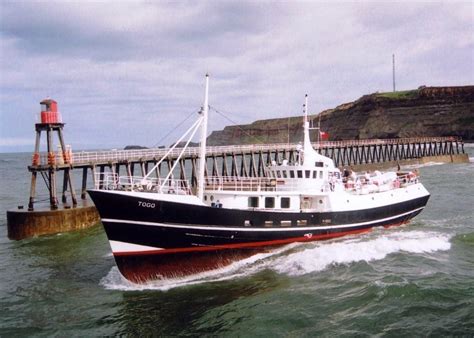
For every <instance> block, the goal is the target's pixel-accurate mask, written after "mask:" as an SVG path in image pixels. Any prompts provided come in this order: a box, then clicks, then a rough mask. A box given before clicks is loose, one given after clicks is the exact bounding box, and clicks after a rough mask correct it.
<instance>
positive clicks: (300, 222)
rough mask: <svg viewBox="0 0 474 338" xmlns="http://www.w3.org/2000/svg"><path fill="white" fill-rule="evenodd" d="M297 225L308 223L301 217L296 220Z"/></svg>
mask: <svg viewBox="0 0 474 338" xmlns="http://www.w3.org/2000/svg"><path fill="white" fill-rule="evenodd" d="M296 224H297V225H307V224H308V221H307V220H305V219H301V220H298V221H297V222H296Z"/></svg>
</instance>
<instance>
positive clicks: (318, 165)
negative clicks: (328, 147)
mask: <svg viewBox="0 0 474 338" xmlns="http://www.w3.org/2000/svg"><path fill="white" fill-rule="evenodd" d="M314 166H315V167H324V163H323V162H315V163H314Z"/></svg>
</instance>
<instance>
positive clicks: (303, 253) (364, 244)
mask: <svg viewBox="0 0 474 338" xmlns="http://www.w3.org/2000/svg"><path fill="white" fill-rule="evenodd" d="M450 238H451V236H450V235H447V234H443V233H437V232H425V231H420V230H416V231H404V230H403V229H402V230H396V231H394V232H392V231H386V230H381V232H378V231H376V232H375V233H372V234H368V235H365V236H358V237H346V238H344V239H336V240H332V241H325V242H311V243H305V244H301V243H294V244H290V245H287V246H285V247H282V248H280V249H278V250H274V251H272V252H269V253H263V254H257V255H254V256H252V257H249V258H247V259H244V260H240V261H238V262H235V263H233V264H231V265H228V266H226V267H223V268H220V269H216V270H213V271H209V272H204V273H200V274H196V275H192V276H188V277H184V278H167V279H158V280H155V281H150V282H148V283H146V284H134V283H131V282H129V281H128V280H126V279H125V278H124V277H123V276H122V275H121V274H120V272H119V270H118V269H117V268H116V267H113V268H112V269H111V270H110V271H109V273H108V274H107V275H106V276H105V277H104V278H102V280H101V281H100V285H102V286H103V287H104V288H106V289H110V290H122V291H140V290H161V291H167V290H170V289H173V288H177V287H183V286H190V285H195V284H201V283H209V282H218V281H224V280H229V279H236V278H243V277H246V276H250V275H253V274H255V273H257V272H259V271H262V270H264V269H272V270H274V271H276V272H278V273H282V274H286V275H290V276H298V275H303V274H308V273H312V272H317V271H322V270H324V269H326V268H328V267H330V266H333V265H338V264H351V263H355V262H360V261H366V262H370V261H374V260H381V259H384V258H385V257H386V256H387V255H389V254H393V253H399V252H409V253H414V254H420V253H432V252H435V251H446V250H449V249H450V248H451V243H450V242H449V240H450Z"/></svg>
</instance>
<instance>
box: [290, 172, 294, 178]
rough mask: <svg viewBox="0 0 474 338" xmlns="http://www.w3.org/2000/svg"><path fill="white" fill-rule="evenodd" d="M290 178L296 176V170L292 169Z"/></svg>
mask: <svg viewBox="0 0 474 338" xmlns="http://www.w3.org/2000/svg"><path fill="white" fill-rule="evenodd" d="M290 178H295V171H294V170H290Z"/></svg>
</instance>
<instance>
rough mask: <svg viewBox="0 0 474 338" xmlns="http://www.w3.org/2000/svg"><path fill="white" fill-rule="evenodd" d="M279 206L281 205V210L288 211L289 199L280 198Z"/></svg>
mask: <svg viewBox="0 0 474 338" xmlns="http://www.w3.org/2000/svg"><path fill="white" fill-rule="evenodd" d="M280 204H281V208H282V209H289V208H290V198H289V197H282V198H281V203H280Z"/></svg>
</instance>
